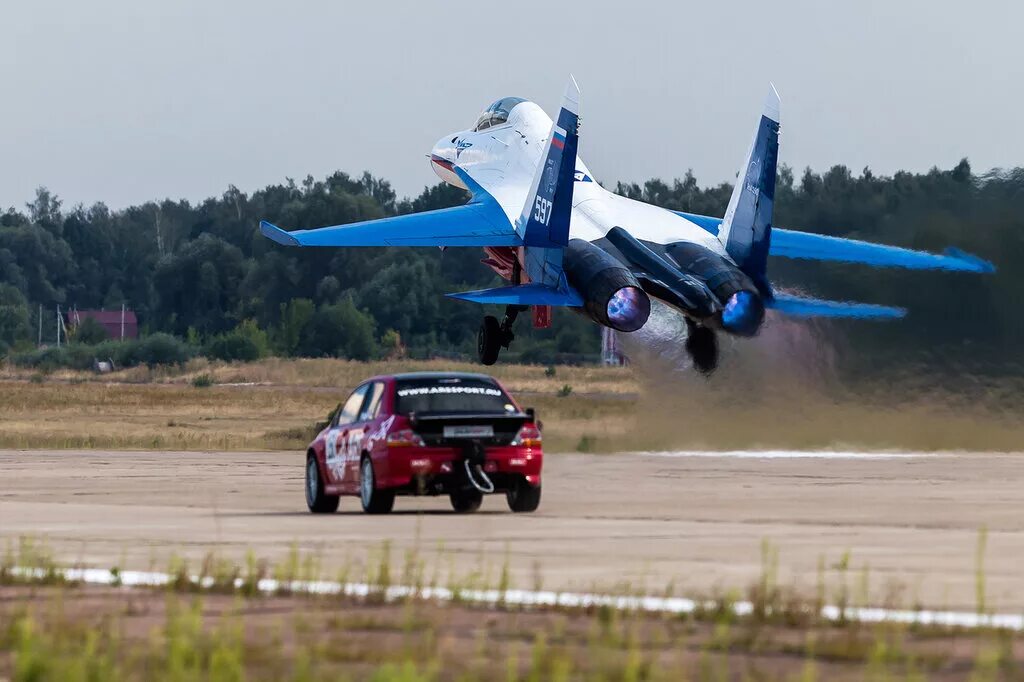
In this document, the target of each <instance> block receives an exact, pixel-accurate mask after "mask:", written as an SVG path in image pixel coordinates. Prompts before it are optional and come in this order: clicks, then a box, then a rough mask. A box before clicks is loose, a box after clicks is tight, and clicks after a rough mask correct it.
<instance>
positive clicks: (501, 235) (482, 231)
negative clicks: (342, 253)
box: [260, 169, 523, 246]
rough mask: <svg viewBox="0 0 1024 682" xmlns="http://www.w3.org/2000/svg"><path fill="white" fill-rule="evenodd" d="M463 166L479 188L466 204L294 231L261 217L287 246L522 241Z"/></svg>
mask: <svg viewBox="0 0 1024 682" xmlns="http://www.w3.org/2000/svg"><path fill="white" fill-rule="evenodd" d="M457 172H459V174H460V177H461V178H462V179H463V181H464V182H465V183H466V185H467V186H468V187H469V188H470V191H471V192H472V194H473V198H472V200H471V201H470V202H469V203H468V204H465V205H463V206H453V207H451V208H442V209H438V210H436V211H424V212H423V213H408V214H406V215H400V216H394V217H392V218H380V219H379V220H365V221H363V222H358V223H349V224H347V225H334V226H331V227H321V228H319V229H315V230H296V231H294V232H288V231H287V230H282V229H281V228H280V227H277V226H276V225H273V224H271V223H269V222H267V221H266V220H261V221H260V232H261V233H262V234H263V236H264V237H267V238H268V239H272V240H273V241H275V242H277V243H278V244H282V245H284V246H522V244H523V241H522V239H521V238H520V237H519V235H517V234H516V231H515V228H514V227H513V225H512V223H511V222H510V221H509V219H508V217H507V216H506V215H505V211H503V210H502V208H501V206H499V205H498V202H497V201H495V199H494V198H493V197H492V196H491V195H490V194H488V193H487V192H486V191H484V190H482V188H480V186H479V185H478V184H477V183H475V182H473V180H472V179H471V178H470V177H469V175H468V174H467V173H466V172H465V171H463V170H462V169H458V171H457Z"/></svg>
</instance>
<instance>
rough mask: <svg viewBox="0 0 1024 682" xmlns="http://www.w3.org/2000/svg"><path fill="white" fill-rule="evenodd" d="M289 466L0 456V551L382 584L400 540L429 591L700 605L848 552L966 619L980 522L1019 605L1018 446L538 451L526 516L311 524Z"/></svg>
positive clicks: (262, 457) (434, 512) (1021, 483)
mask: <svg viewBox="0 0 1024 682" xmlns="http://www.w3.org/2000/svg"><path fill="white" fill-rule="evenodd" d="M302 465H303V460H302V457H301V456H300V455H298V454H296V453H265V452H260V453H195V452H190V453H179V452H98V451H81V452H76V451H60V452H44V451H28V452H21V451H0V481H2V484H0V543H9V544H15V543H16V542H17V538H18V537H19V536H30V537H33V538H36V539H38V540H42V541H45V543H46V544H47V545H48V546H49V547H50V549H52V550H53V552H54V553H55V554H56V555H57V558H58V559H59V560H61V561H63V562H72V563H80V564H83V565H88V566H95V567H101V568H108V567H111V566H115V565H116V566H120V567H122V568H138V569H156V570H164V569H166V567H167V564H168V560H169V558H170V557H171V556H172V555H175V554H177V555H183V556H186V557H189V558H190V559H193V560H194V563H193V564H192V565H193V568H198V562H199V560H200V559H201V558H202V557H203V556H204V555H206V554H207V553H209V552H211V551H216V552H217V553H218V554H220V555H222V556H226V557H231V558H239V559H240V558H242V557H243V556H244V555H245V553H246V552H247V551H248V550H252V551H253V552H254V553H255V554H256V556H257V557H260V558H267V559H270V560H278V559H281V558H282V557H283V556H284V555H286V554H287V552H288V551H289V549H290V548H291V547H292V546H298V548H299V549H301V550H303V551H308V552H315V553H316V554H317V555H319V556H320V557H321V564H322V566H323V573H324V577H325V578H332V579H333V578H335V577H336V576H337V572H338V570H339V569H340V568H341V567H342V566H343V565H345V564H346V563H347V562H348V563H350V564H354V565H357V566H358V565H361V562H363V561H364V560H366V559H367V556H368V554H372V553H373V552H379V550H380V546H381V543H382V542H383V541H385V540H389V541H391V544H392V547H393V551H394V554H393V559H392V569H391V570H392V573H393V579H395V580H397V579H399V578H400V576H399V575H398V574H399V573H400V572H401V567H402V561H403V554H404V550H406V549H408V548H412V547H414V546H416V547H418V548H419V549H420V551H421V552H422V553H423V555H424V556H425V557H426V559H427V574H428V577H429V576H430V574H432V573H433V572H434V570H437V571H438V572H439V578H440V580H441V581H442V582H444V581H446V580H447V579H448V574H449V573H450V572H451V571H454V572H455V573H456V574H457V575H459V576H466V575H467V574H469V573H470V572H472V571H473V570H475V569H477V568H480V567H481V566H483V568H484V570H485V571H488V572H489V574H490V576H491V582H492V583H496V581H497V577H498V573H499V572H500V570H501V566H502V563H503V562H504V561H505V557H506V556H507V557H508V562H509V565H510V567H511V569H512V575H513V585H514V586H515V587H522V588H537V587H541V586H542V587H544V588H547V589H567V590H569V589H571V590H587V589H595V588H596V589H602V588H612V587H616V586H621V585H623V584H628V585H630V586H631V587H632V588H633V589H634V590H639V591H643V592H648V593H662V592H664V591H665V589H666V587H667V586H669V585H671V586H672V589H673V591H674V593H675V594H682V595H687V596H700V595H708V594H712V593H715V592H716V591H718V592H720V591H725V590H732V589H736V590H740V591H741V592H742V591H745V590H746V588H747V587H749V586H750V585H752V584H754V583H755V582H756V581H757V580H758V579H759V577H760V575H761V565H762V564H761V553H762V542H763V541H768V542H770V543H771V545H772V546H773V547H774V548H776V549H777V551H778V556H779V558H778V573H779V582H780V583H781V584H783V585H794V586H796V587H797V588H798V589H800V590H801V591H803V592H804V593H806V594H807V595H813V594H814V592H815V589H816V585H817V584H818V582H819V576H820V573H819V565H821V564H822V563H823V565H824V566H825V576H824V577H825V581H826V584H827V594H826V598H827V599H828V600H830V601H834V600H835V598H836V595H837V594H838V592H839V589H840V585H841V584H842V583H843V582H844V577H843V574H842V571H841V570H840V569H839V568H837V565H838V564H839V563H840V561H841V559H842V557H843V555H844V553H846V552H849V555H850V561H849V567H850V568H849V570H848V571H847V573H846V576H845V582H846V584H847V585H848V586H849V592H850V594H851V596H852V599H853V601H854V602H857V601H859V600H860V598H861V596H862V594H863V591H864V590H863V587H862V585H863V584H864V582H865V580H866V582H867V584H868V592H869V596H868V601H870V602H871V603H872V604H876V605H892V606H914V605H917V604H921V605H924V606H927V607H930V608H955V609H968V610H969V609H972V608H974V607H975V589H976V575H977V572H976V557H975V554H976V548H977V545H978V539H979V529H980V528H982V527H986V528H987V529H988V532H987V550H986V553H985V560H984V576H985V582H986V592H987V602H988V605H989V607H990V608H992V609H994V610H999V611H1003V612H1015V611H1016V612H1020V611H1024V573H1022V572H1021V566H1024V501H1022V495H1021V491H1022V490H1024V459H1022V456H1021V455H1013V454H1006V455H997V454H976V453H963V454H948V455H920V456H907V455H901V456H892V457H888V456H877V455H867V456H861V455H858V454H857V453H839V454H831V453H830V454H829V455H827V456H824V455H823V456H798V457H797V456H793V453H784V452H782V453H780V452H775V453H761V454H754V453H725V454H719V455H711V454H708V453H690V454H687V453H676V454H674V455H670V454H661V455H640V454H620V455H577V454H552V455H549V456H548V458H547V461H546V463H545V485H544V499H543V501H542V502H541V507H540V510H539V511H538V512H537V513H535V514H532V515H514V514H511V513H509V512H508V511H507V508H506V506H505V501H504V499H503V498H502V497H492V498H488V499H486V500H485V501H484V505H483V508H482V510H481V511H480V512H479V513H477V514H473V515H468V516H460V515H455V514H452V513H449V511H448V510H449V506H448V500H447V498H419V499H417V498H399V499H398V500H397V502H396V506H395V513H394V514H392V515H390V516H382V517H371V516H366V515H364V514H362V513H361V512H360V511H359V502H358V500H357V499H356V498H343V499H342V505H341V509H340V510H339V512H338V513H337V514H335V515H330V516H313V515H311V514H309V513H308V512H307V511H306V509H305V502H304V500H303V493H302ZM865 567H866V571H865ZM359 577H361V576H360V575H359V574H358V569H356V570H354V571H353V573H352V574H350V575H349V578H350V579H357V578H359Z"/></svg>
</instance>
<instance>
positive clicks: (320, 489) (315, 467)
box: [306, 452, 340, 514]
mask: <svg viewBox="0 0 1024 682" xmlns="http://www.w3.org/2000/svg"><path fill="white" fill-rule="evenodd" d="M339 499H340V498H339V497H338V496H337V495H327V494H326V493H324V477H323V475H322V474H321V473H320V465H319V464H318V463H317V461H316V456H315V455H314V454H313V453H312V452H310V453H307V454H306V506H307V507H309V511H311V512H313V513H314V514H333V513H334V512H336V511H338V501H339Z"/></svg>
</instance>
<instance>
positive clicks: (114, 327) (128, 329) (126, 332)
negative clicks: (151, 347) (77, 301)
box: [67, 309, 139, 339]
mask: <svg viewBox="0 0 1024 682" xmlns="http://www.w3.org/2000/svg"><path fill="white" fill-rule="evenodd" d="M87 317H91V318H92V319H94V320H96V321H97V322H99V323H100V324H101V325H103V328H104V329H106V330H107V336H109V337H110V338H112V339H120V338H125V339H137V338H139V321H138V319H136V317H135V311H134V310H128V309H125V310H124V311H121V310H77V309H74V310H70V311H68V314H67V325H68V327H77V326H78V325H79V324H81V322H82V320H84V319H85V318H87Z"/></svg>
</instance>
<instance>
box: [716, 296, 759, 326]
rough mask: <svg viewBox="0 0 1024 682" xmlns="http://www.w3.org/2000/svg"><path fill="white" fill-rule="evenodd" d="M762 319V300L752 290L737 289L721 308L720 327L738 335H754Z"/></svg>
mask: <svg viewBox="0 0 1024 682" xmlns="http://www.w3.org/2000/svg"><path fill="white" fill-rule="evenodd" d="M763 321H764V301H762V300H761V297H760V296H758V295H757V294H756V293H755V292H753V291H746V290H743V291H737V292H736V293H734V294H733V295H732V296H730V297H729V299H728V300H727V301H726V302H725V307H723V308H722V328H723V329H725V330H726V331H729V332H732V333H733V334H736V335H738V336H754V335H755V334H757V331H758V330H759V329H760V328H761V323H762V322H763Z"/></svg>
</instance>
